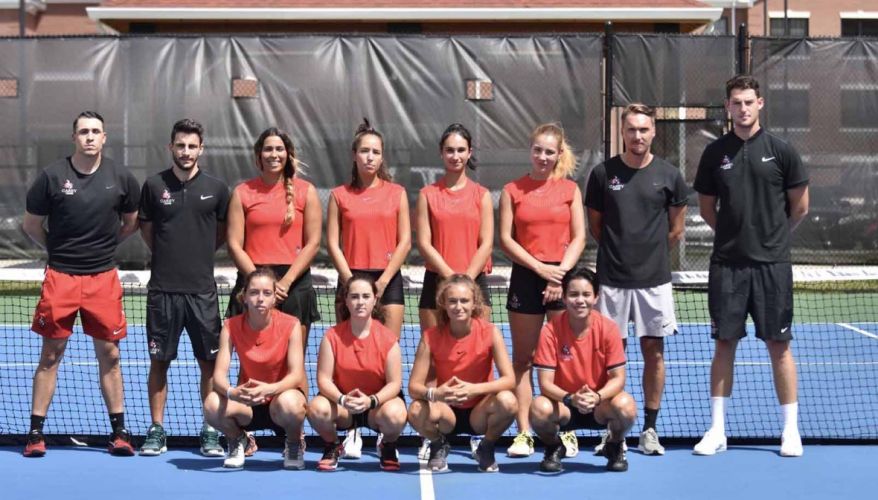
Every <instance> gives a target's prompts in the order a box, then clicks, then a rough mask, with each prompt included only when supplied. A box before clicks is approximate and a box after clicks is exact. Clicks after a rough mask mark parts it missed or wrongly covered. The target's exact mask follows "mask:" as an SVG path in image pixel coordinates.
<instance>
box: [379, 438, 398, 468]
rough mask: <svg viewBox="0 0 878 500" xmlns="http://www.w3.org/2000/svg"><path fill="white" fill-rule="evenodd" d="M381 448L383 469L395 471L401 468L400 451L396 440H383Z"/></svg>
mask: <svg viewBox="0 0 878 500" xmlns="http://www.w3.org/2000/svg"><path fill="white" fill-rule="evenodd" d="M378 448H379V449H380V450H381V454H380V466H381V470H386V471H390V472H395V471H398V470H399V453H397V451H396V442H393V443H388V442H387V441H382V442H381V443H380V445H379V447H378Z"/></svg>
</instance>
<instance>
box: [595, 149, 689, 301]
mask: <svg viewBox="0 0 878 500" xmlns="http://www.w3.org/2000/svg"><path fill="white" fill-rule="evenodd" d="M687 190H688V188H687V187H686V181H685V180H684V179H683V175H682V174H680V169H678V168H677V167H675V166H673V165H671V164H670V163H668V162H666V161H665V160H662V159H661V158H659V157H657V156H656V157H653V160H652V161H651V162H650V163H649V165H647V166H646V167H644V168H641V169H636V168H631V167H629V166H627V165H625V162H623V161H622V158H621V157H619V156H614V157H613V158H610V160H609V161H606V162H604V163H601V164H600V165H598V166H596V167H595V168H594V169H592V171H591V174H590V175H589V178H588V186H587V187H586V191H585V206H586V207H588V208H590V209H593V210H597V211H598V212H601V241H600V245H599V246H598V260H597V274H598V279H599V280H600V282H601V284H605V285H610V286H615V287H619V288H650V287H654V286H658V285H662V284H664V283H668V282H670V281H671V265H670V262H669V257H670V255H669V249H668V232H669V231H670V224H669V221H668V208H669V207H672V206H680V205H685V204H686V193H687Z"/></svg>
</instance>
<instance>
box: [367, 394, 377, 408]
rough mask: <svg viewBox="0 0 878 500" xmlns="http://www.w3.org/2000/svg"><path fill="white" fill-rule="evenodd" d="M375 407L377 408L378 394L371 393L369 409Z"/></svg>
mask: <svg viewBox="0 0 878 500" xmlns="http://www.w3.org/2000/svg"><path fill="white" fill-rule="evenodd" d="M375 408H378V396H376V395H374V394H373V395H371V396H369V409H370V410H374V409H375Z"/></svg>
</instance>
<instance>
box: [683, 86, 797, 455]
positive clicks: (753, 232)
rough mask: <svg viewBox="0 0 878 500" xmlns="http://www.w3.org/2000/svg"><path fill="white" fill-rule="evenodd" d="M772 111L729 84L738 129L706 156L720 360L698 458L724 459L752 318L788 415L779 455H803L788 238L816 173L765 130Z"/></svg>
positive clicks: (711, 291) (702, 170)
mask: <svg viewBox="0 0 878 500" xmlns="http://www.w3.org/2000/svg"><path fill="white" fill-rule="evenodd" d="M763 105H764V101H763V99H762V97H760V95H759V83H758V82H757V81H756V79H755V78H753V77H751V76H747V75H739V76H736V77H734V78H732V79H731V80H729V81H728V82H726V109H727V110H728V112H729V115H730V116H731V118H732V124H733V125H734V128H733V130H732V131H731V132H729V133H728V134H726V135H724V136H722V137H720V138H719V139H717V140H716V141H714V142H712V143H711V144H709V145H708V146H707V148H706V149H705V150H704V154H703V155H702V156H701V162H700V163H699V165H698V174H697V175H696V177H695V190H696V191H698V193H699V196H698V202H699V207H700V211H701V216H702V217H703V218H704V221H705V222H707V223H708V224H709V225H710V227H712V228H713V229H714V231H716V235H715V236H714V241H713V253H712V255H711V257H710V275H709V280H708V307H709V309H710V319H711V325H712V331H711V336H712V337H713V338H714V339H715V340H716V351H715V352H714V356H713V363H712V365H711V368H710V395H711V398H710V414H711V426H710V429H709V430H708V431H707V432H706V433H705V434H704V438H703V439H702V440H701V441H700V442H699V443H698V444H696V445H695V449H694V452H695V454H696V455H713V454H715V453H717V452H719V451H724V450H725V449H726V435H725V409H726V404H727V400H728V398H729V397H730V396H731V394H732V377H733V373H734V361H735V350H736V348H737V346H738V341H739V340H740V339H742V338H744V337H745V336H746V335H747V334H746V330H745V322H746V320H747V315H748V314H749V315H750V317H751V318H752V319H753V323H754V325H755V327H756V336H757V337H758V338H760V339H762V340H763V341H764V342H765V345H766V347H767V348H768V354H769V357H770V358H771V367H772V372H773V374H774V387H775V390H776V392H777V398H778V401H779V402H780V405H781V412H782V414H783V432H782V434H781V446H780V454H781V455H782V456H787V457H798V456H801V455H802V453H803V450H802V439H801V437H800V436H799V429H798V402H797V394H796V392H797V388H796V385H797V384H796V365H795V361H794V359H793V352H792V350H791V348H790V340H791V339H792V338H793V336H792V332H791V331H790V330H791V327H792V322H793V269H792V263H791V260H790V233H791V232H792V230H793V229H795V227H796V226H797V225H798V224H799V222H801V221H802V219H804V217H805V215H806V214H807V213H808V173H807V171H806V169H805V167H804V165H802V159H801V158H800V157H799V154H798V153H797V152H796V151H795V150H794V149H793V148H792V146H790V145H789V144H788V143H786V142H784V141H783V140H781V139H779V138H777V137H775V136H773V135H771V134H769V133H768V132H766V131H765V130H763V129H762V128H761V127H760V125H759V110H761V109H762V106H763Z"/></svg>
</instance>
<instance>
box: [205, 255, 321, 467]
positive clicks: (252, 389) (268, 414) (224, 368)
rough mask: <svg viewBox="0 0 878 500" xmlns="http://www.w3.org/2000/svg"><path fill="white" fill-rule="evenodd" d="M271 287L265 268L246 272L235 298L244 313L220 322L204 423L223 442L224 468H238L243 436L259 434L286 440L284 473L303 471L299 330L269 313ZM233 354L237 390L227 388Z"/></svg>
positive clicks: (272, 278)
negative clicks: (217, 431) (262, 431)
mask: <svg viewBox="0 0 878 500" xmlns="http://www.w3.org/2000/svg"><path fill="white" fill-rule="evenodd" d="M276 282H277V277H276V276H275V275H274V272H273V271H272V270H271V269H268V268H257V269H256V270H255V271H253V272H251V273H250V274H249V275H248V276H247V278H246V280H245V286H244V289H243V291H242V293H241V297H240V299H241V302H242V303H243V305H244V313H243V314H239V315H237V316H233V317H231V318H229V319H228V320H226V323H225V325H223V329H222V331H221V332H220V342H219V353H218V354H217V357H216V367H215V369H214V372H213V388H214V392H213V393H211V394H210V395H209V396H208V397H207V400H206V401H205V403H204V418H205V419H207V422H208V423H210V424H211V425H213V426H214V427H216V428H217V429H220V430H221V431H223V433H225V435H226V438H227V439H228V442H229V453H228V456H227V458H226V459H225V462H224V463H223V466H225V467H232V468H240V467H243V466H244V449H245V447H246V445H247V436H246V433H245V431H248V430H260V429H271V430H273V431H274V432H275V433H276V434H278V435H282V434H285V435H286V444H285V446H284V455H283V456H284V468H285V469H299V470H301V469H303V468H304V467H305V462H304V459H303V453H304V450H303V449H302V446H301V444H300V439H299V436H300V433H301V430H302V423H303V422H304V421H305V412H306V403H307V398H306V397H305V392H304V391H303V388H304V387H305V384H306V381H305V362H304V359H303V354H302V325H301V324H300V323H299V320H298V319H296V318H295V317H294V316H290V315H288V314H285V313H282V312H280V311H279V310H277V309H275V301H276V300H277V299H276V295H275V285H276ZM233 350H234V351H235V352H236V353H237V355H238V360H239V361H240V364H241V369H240V373H239V375H238V382H239V384H238V385H237V386H234V385H231V384H230V383H229V364H230V362H231V357H232V351H233Z"/></svg>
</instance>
